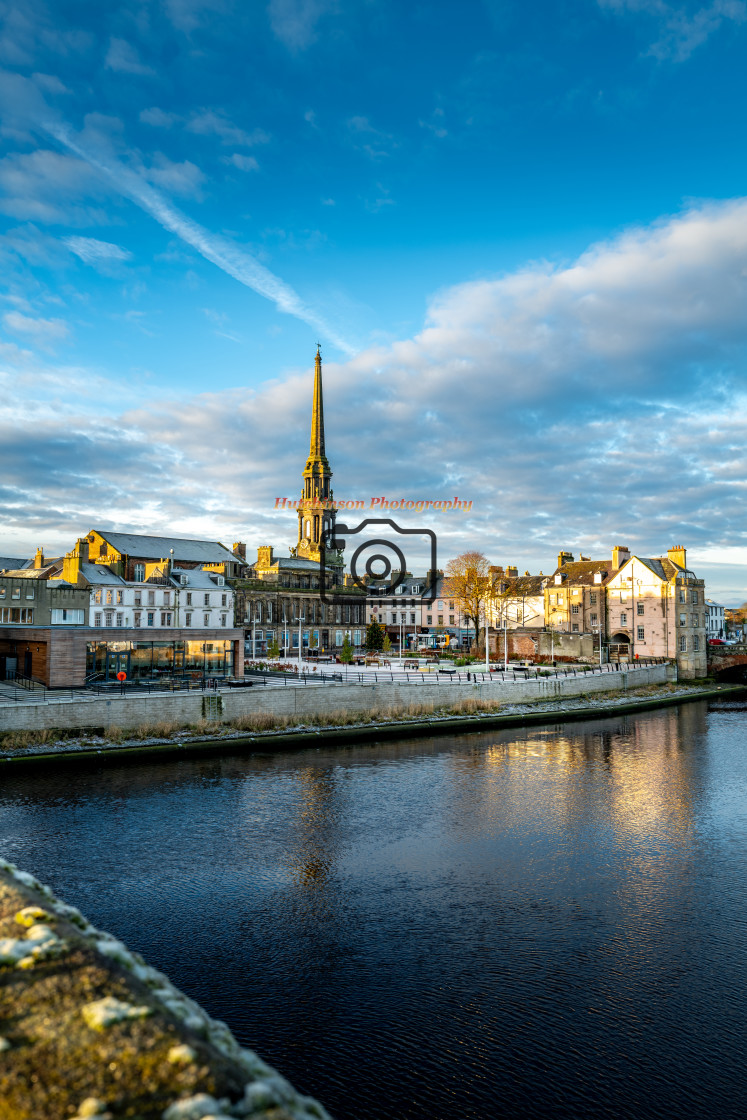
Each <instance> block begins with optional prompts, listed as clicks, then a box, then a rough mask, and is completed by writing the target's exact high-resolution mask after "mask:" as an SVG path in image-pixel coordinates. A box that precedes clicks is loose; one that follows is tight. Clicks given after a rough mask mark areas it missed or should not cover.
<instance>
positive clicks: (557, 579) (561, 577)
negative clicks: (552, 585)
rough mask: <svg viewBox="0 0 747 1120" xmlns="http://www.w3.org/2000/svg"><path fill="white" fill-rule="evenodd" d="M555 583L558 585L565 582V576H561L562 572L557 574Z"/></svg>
mask: <svg viewBox="0 0 747 1120" xmlns="http://www.w3.org/2000/svg"><path fill="white" fill-rule="evenodd" d="M555 582H556V583H562V582H563V576H562V574H561V573H560V572H558V573H557V574H556V576H555Z"/></svg>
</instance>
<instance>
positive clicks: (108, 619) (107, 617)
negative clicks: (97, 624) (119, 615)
mask: <svg viewBox="0 0 747 1120" xmlns="http://www.w3.org/2000/svg"><path fill="white" fill-rule="evenodd" d="M113 625H114V614H113V613H112V611H106V612H105V613H104V626H113Z"/></svg>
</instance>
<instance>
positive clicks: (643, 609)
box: [635, 603, 646, 614]
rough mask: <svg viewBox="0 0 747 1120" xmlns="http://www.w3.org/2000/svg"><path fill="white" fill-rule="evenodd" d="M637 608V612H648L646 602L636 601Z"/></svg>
mask: <svg viewBox="0 0 747 1120" xmlns="http://www.w3.org/2000/svg"><path fill="white" fill-rule="evenodd" d="M635 609H636V614H645V613H646V604H645V603H636V605H635Z"/></svg>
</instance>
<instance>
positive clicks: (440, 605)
mask: <svg viewBox="0 0 747 1120" xmlns="http://www.w3.org/2000/svg"><path fill="white" fill-rule="evenodd" d="M438 609H439V610H440V611H442V610H443V609H444V605H443V603H442V601H441V600H440V599H439V600H438Z"/></svg>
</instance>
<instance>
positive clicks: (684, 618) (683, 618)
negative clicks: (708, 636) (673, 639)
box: [680, 614, 687, 626]
mask: <svg viewBox="0 0 747 1120" xmlns="http://www.w3.org/2000/svg"><path fill="white" fill-rule="evenodd" d="M680 626H687V615H686V614H681V615H680Z"/></svg>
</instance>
